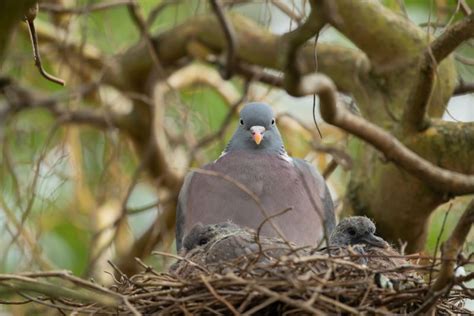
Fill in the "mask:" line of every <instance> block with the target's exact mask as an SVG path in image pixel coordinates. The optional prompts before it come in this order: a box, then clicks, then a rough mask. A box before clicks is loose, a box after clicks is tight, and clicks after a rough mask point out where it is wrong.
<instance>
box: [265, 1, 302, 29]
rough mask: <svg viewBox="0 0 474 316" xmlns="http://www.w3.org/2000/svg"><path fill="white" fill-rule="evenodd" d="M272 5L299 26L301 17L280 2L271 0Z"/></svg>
mask: <svg viewBox="0 0 474 316" xmlns="http://www.w3.org/2000/svg"><path fill="white" fill-rule="evenodd" d="M272 4H273V5H274V6H275V7H277V8H278V9H279V10H280V11H281V12H283V13H285V14H286V15H287V16H288V17H289V18H290V19H291V20H294V21H296V23H297V24H298V25H301V21H302V20H303V17H302V16H301V15H299V14H297V13H295V12H294V10H292V9H290V8H288V6H287V5H286V4H285V3H284V2H283V1H281V0H272Z"/></svg>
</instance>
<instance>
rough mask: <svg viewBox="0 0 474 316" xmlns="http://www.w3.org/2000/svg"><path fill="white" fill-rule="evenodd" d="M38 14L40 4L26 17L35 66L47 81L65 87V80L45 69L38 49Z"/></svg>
mask: <svg viewBox="0 0 474 316" xmlns="http://www.w3.org/2000/svg"><path fill="white" fill-rule="evenodd" d="M37 14H38V3H36V5H34V6H33V7H31V8H30V10H28V13H27V14H26V16H25V21H26V24H27V25H28V31H29V33H30V40H31V46H32V47H33V56H34V58H35V66H36V67H37V68H38V70H39V72H40V74H41V75H42V76H43V77H45V78H46V79H47V80H49V81H51V82H54V83H57V84H59V85H61V86H64V85H65V82H64V80H62V79H60V78H57V77H55V76H53V75H51V74H49V73H48V72H47V71H46V70H45V69H44V67H43V63H42V61H41V54H40V51H39V47H38V35H37V34H36V29H35V23H34V20H35V18H36V15H37Z"/></svg>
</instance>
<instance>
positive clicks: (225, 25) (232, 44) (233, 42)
mask: <svg viewBox="0 0 474 316" xmlns="http://www.w3.org/2000/svg"><path fill="white" fill-rule="evenodd" d="M209 1H210V3H211V7H212V10H213V11H214V13H215V14H216V16H217V19H218V20H219V24H220V25H221V27H222V30H223V32H224V36H225V39H226V42H227V62H226V67H225V71H224V72H223V73H222V78H224V79H225V80H228V79H230V78H232V75H233V73H234V68H235V63H236V57H237V55H236V51H237V49H238V47H237V46H238V42H237V36H236V34H235V30H234V27H233V25H232V22H230V21H229V19H228V18H227V17H226V15H225V13H224V10H223V9H222V7H221V4H220V3H219V0H209Z"/></svg>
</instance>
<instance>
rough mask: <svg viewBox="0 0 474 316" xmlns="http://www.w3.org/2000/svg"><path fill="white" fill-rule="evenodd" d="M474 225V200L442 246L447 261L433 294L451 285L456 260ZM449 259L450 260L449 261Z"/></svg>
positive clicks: (444, 262) (443, 265)
mask: <svg viewBox="0 0 474 316" xmlns="http://www.w3.org/2000/svg"><path fill="white" fill-rule="evenodd" d="M473 224H474V199H473V200H472V201H471V202H470V203H469V205H468V206H467V208H466V210H465V211H464V213H463V215H462V216H461V218H460V219H459V221H458V223H457V224H456V227H455V228H454V231H453V232H452V234H451V236H450V237H449V238H448V240H446V241H445V242H444V243H443V245H442V246H441V253H442V255H441V257H442V259H444V260H445V261H443V263H442V264H441V270H440V272H439V275H438V278H437V279H436V282H435V283H434V284H433V287H432V288H431V292H432V293H434V292H438V291H440V290H442V289H444V288H445V287H446V286H448V285H449V283H450V282H452V281H453V279H454V268H455V265H456V261H455V259H456V258H457V256H458V254H459V252H460V251H461V249H462V246H463V244H464V241H465V240H466V237H467V235H468V234H469V231H470V230H471V227H472V225H473ZM447 259H449V260H447Z"/></svg>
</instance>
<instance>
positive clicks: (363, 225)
mask: <svg viewBox="0 0 474 316" xmlns="http://www.w3.org/2000/svg"><path fill="white" fill-rule="evenodd" d="M357 244H362V245H368V246H374V247H379V248H386V247H387V246H388V244H387V242H386V241H385V240H383V239H382V238H380V237H378V236H376V235H375V224H374V222H372V221H371V220H370V219H369V218H368V217H365V216H351V217H347V218H344V219H343V220H341V221H340V222H339V224H338V225H337V226H336V228H335V229H334V231H333V232H332V234H331V236H330V237H329V245H330V246H336V247H341V246H349V245H357Z"/></svg>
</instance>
